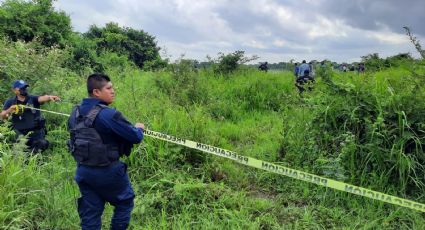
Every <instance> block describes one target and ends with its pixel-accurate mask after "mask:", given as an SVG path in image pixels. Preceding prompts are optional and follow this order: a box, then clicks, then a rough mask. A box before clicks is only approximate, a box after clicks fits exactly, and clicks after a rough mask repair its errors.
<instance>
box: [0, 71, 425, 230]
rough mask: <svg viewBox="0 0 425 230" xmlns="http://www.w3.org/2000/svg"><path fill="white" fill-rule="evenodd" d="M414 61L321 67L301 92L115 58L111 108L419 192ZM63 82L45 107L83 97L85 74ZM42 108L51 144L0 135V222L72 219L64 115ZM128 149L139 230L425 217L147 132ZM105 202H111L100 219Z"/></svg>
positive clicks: (415, 221)
mask: <svg viewBox="0 0 425 230" xmlns="http://www.w3.org/2000/svg"><path fill="white" fill-rule="evenodd" d="M412 66H415V68H414V69H412V68H413V67H412V68H409V67H406V68H404V67H403V68H397V69H389V70H386V71H382V72H377V73H368V74H365V75H358V74H353V73H347V74H344V73H336V72H332V71H331V72H329V71H322V72H321V73H323V74H325V75H322V76H319V78H318V79H317V84H316V85H315V86H314V90H313V91H311V92H307V93H305V94H303V95H302V97H300V95H299V94H298V92H297V91H296V89H295V87H294V85H293V84H294V79H293V75H292V73H289V72H282V73H273V74H266V73H262V72H258V71H255V70H242V71H240V72H235V73H233V74H229V75H216V74H214V73H213V72H212V71H208V70H196V69H193V68H190V67H189V66H185V64H184V63H181V64H180V65H179V64H177V65H175V66H173V67H172V68H171V69H169V70H164V71H160V72H141V71H139V70H137V69H135V68H133V67H131V66H130V65H123V66H120V68H114V67H113V66H111V67H110V68H109V69H108V70H107V73H108V74H109V75H110V76H111V77H112V79H113V84H114V87H115V89H116V93H117V97H116V101H115V102H114V103H113V105H112V106H113V107H116V108H117V109H119V110H120V111H122V112H123V114H124V115H125V116H126V117H127V118H128V119H129V120H131V121H132V122H143V123H145V124H146V126H147V128H149V129H151V130H156V131H160V132H164V133H168V134H171V135H175V136H178V137H182V138H186V139H191V140H194V141H198V142H202V143H207V144H211V145H214V146H218V147H221V148H225V149H229V150H233V151H235V152H237V153H240V154H243V155H246V156H251V157H255V158H258V159H262V160H266V161H270V162H274V163H277V164H282V165H286V166H289V167H292V168H296V169H300V170H304V171H307V172H311V173H316V174H318V175H322V176H325V177H329V178H335V179H338V180H341V181H345V182H348V183H352V184H355V185H359V186H365V187H368V188H371V189H374V190H377V191H382V192H388V193H390V194H393V195H399V196H402V197H406V198H409V199H414V200H417V201H419V202H424V201H425V198H424V197H423V196H422V195H421V194H423V192H424V187H423V183H424V170H423V166H422V165H424V164H423V163H424V154H423V149H422V146H423V143H424V140H423V138H424V133H423V130H424V119H425V116H423V115H424V114H423V113H424V110H423V108H424V104H423V103H424V102H423V100H422V98H423V96H424V95H423V94H424V90H423V87H422V85H423V79H422V78H421V77H418V76H420V75H423V74H424V71H423V69H422V70H421V68H417V66H416V64H412ZM421 71H422V72H421ZM54 79H57V78H56V77H54V78H52V80H54ZM64 81H65V83H64V85H63V87H60V86H58V87H57V89H56V90H57V91H58V94H59V95H61V96H62V97H63V99H64V101H67V102H62V103H59V104H49V105H46V106H45V107H44V108H47V109H51V110H55V111H60V112H70V110H71V107H72V104H73V103H77V102H78V101H79V100H80V99H81V98H83V97H86V92H85V88H84V87H82V86H83V85H84V78H83V76H80V77H78V76H71V75H69V76H64ZM46 117H47V119H48V124H49V129H50V130H49V135H48V138H49V140H50V142H51V143H52V148H51V149H50V150H48V151H47V152H46V153H44V154H43V155H35V156H31V155H28V154H26V153H24V152H23V151H22V147H23V146H22V144H21V147H19V146H20V145H17V144H11V143H10V142H6V140H5V138H0V140H1V142H0V143H1V145H0V153H1V156H0V159H1V161H0V203H1V204H2V205H1V206H0V226H1V228H4V229H78V223H79V219H78V215H77V211H76V206H75V199H76V198H77V197H78V196H79V192H78V188H77V187H76V184H75V183H74V182H73V174H74V170H75V163H74V161H73V159H72V157H71V156H70V155H69V153H68V152H67V150H66V147H65V141H66V139H67V136H68V133H67V131H66V117H60V116H56V115H48V114H46ZM2 127H3V128H2V129H1V130H5V128H4V125H2ZM2 132H3V131H2ZM19 148H21V149H19ZM125 161H126V162H127V163H128V164H129V175H130V178H131V181H132V184H133V187H134V190H135V192H136V195H137V196H136V200H135V203H136V205H135V209H134V211H133V216H132V222H131V228H132V229H170V228H172V229H189V228H194V229H285V228H289V229H329V228H348V229H358V228H364V229H377V228H384V229H423V228H424V227H425V226H424V225H425V221H424V218H423V215H422V214H421V213H418V212H416V211H412V210H409V209H407V208H402V207H397V206H394V205H389V204H384V203H381V202H378V201H373V200H369V199H367V198H363V197H357V196H355V195H352V194H346V193H343V192H339V191H334V190H331V189H326V188H323V187H318V186H316V185H313V184H308V183H306V182H300V181H295V180H293V179H290V178H286V177H283V176H279V175H274V174H271V173H268V172H263V171H259V170H256V169H252V168H249V167H246V166H241V165H238V164H236V163H233V162H231V161H229V160H225V159H220V158H218V157H215V156H210V155H207V154H205V153H201V152H199V151H195V150H191V149H187V148H184V147H181V146H177V145H174V144H170V143H166V142H163V141H159V140H156V139H151V138H148V137H146V139H145V140H144V142H143V143H142V144H141V145H137V146H135V148H134V150H133V153H132V155H131V156H130V157H128V158H126V159H125ZM111 213H112V207H110V206H108V207H107V209H106V212H105V215H104V219H103V225H104V227H105V228H107V226H108V222H109V218H110V216H111Z"/></svg>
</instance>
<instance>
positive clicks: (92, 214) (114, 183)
mask: <svg viewBox="0 0 425 230" xmlns="http://www.w3.org/2000/svg"><path fill="white" fill-rule="evenodd" d="M75 181H76V182H77V184H78V187H79V188H80V192H81V197H80V198H79V199H78V213H79V215H80V220H81V228H82V229H83V230H86V229H90V230H91V229H101V217H102V213H103V209H104V206H105V202H109V203H110V204H111V205H113V206H114V207H115V209H114V215H113V216H112V221H111V229H113V230H119V229H126V228H127V226H128V224H129V222H130V215H131V210H132V209H133V206H134V204H133V200H134V192H133V189H132V187H131V184H130V181H129V179H128V175H127V165H125V164H124V163H122V162H116V163H114V164H112V165H110V166H107V167H90V166H84V165H78V166H77V171H76V175H75Z"/></svg>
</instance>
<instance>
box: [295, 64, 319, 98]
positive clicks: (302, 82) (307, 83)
mask: <svg viewBox="0 0 425 230" xmlns="http://www.w3.org/2000/svg"><path fill="white" fill-rule="evenodd" d="M314 82H315V81H314V78H313V77H311V76H310V71H309V70H305V71H304V76H300V77H298V78H297V80H296V81H295V86H296V87H297V88H298V92H299V93H300V94H301V93H303V92H304V91H305V90H308V91H311V90H312V89H313V86H312V83H314Z"/></svg>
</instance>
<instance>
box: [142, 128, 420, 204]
mask: <svg viewBox="0 0 425 230" xmlns="http://www.w3.org/2000/svg"><path fill="white" fill-rule="evenodd" d="M144 135H146V136H149V137H153V138H156V139H160V140H164V141H167V142H171V143H175V144H178V145H182V146H186V147H189V148H192V149H197V150H200V151H202V152H206V153H210V154H213V155H216V156H219V157H224V158H228V159H231V160H234V161H236V162H238V163H240V164H243V165H247V166H250V167H254V168H258V169H262V170H266V171H269V172H272V173H277V174H281V175H284V176H288V177H292V178H294V179H297V180H302V181H306V182H310V183H314V184H318V185H321V186H324V187H327V188H333V189H336V190H340V191H344V192H349V193H353V194H356V195H360V196H364V197H367V198H371V199H375V200H379V201H383V202H386V203H390V204H395V205H398V206H403V207H407V208H410V209H414V210H417V211H421V212H425V205H424V204H421V203H418V202H415V201H411V200H407V199H403V198H400V197H396V196H391V195H388V194H385V193H381V192H377V191H373V190H370V189H366V188H362V187H358V186H355V185H351V184H347V183H344V182H340V181H336V180H332V179H328V178H325V177H321V176H317V175H314V174H311V173H306V172H303V171H300V170H296V169H291V168H288V167H284V166H280V165H276V164H273V163H270V162H266V161H262V160H258V159H255V158H251V157H247V156H242V155H239V154H237V153H235V152H233V151H230V150H226V149H221V148H218V147H214V146H211V145H207V144H202V143H198V142H195V141H191V140H185V139H182V138H178V137H174V136H171V135H168V134H164V133H160V132H155V131H151V130H145V131H144Z"/></svg>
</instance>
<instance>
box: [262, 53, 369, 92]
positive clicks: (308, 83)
mask: <svg viewBox="0 0 425 230" xmlns="http://www.w3.org/2000/svg"><path fill="white" fill-rule="evenodd" d="M324 65H325V61H322V62H321V65H320V66H319V67H321V66H324ZM258 69H259V70H260V71H264V72H267V71H268V63H267V62H264V63H260V65H259V66H258ZM338 69H339V70H340V71H342V72H347V71H355V70H357V71H358V72H359V73H364V72H365V64H364V63H362V62H361V63H358V64H357V67H355V66H354V65H352V66H350V68H349V66H347V64H341V65H340V66H339V68H338ZM294 76H295V86H296V88H297V89H298V91H299V93H300V94H301V93H303V92H304V91H306V90H309V91H311V90H312V88H313V83H314V82H315V80H314V77H315V71H314V65H313V62H309V63H307V62H306V61H305V60H303V61H302V62H301V64H299V63H295V65H294Z"/></svg>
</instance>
